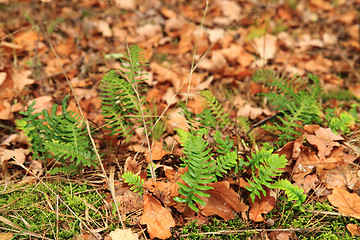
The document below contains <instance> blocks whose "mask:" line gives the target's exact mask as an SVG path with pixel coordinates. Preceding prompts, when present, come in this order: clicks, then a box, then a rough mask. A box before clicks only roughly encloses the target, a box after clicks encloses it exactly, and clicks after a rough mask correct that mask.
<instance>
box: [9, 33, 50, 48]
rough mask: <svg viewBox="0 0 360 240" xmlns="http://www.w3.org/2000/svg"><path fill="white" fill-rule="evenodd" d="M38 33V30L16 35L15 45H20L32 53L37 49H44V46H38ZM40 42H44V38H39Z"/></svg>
mask: <svg viewBox="0 0 360 240" xmlns="http://www.w3.org/2000/svg"><path fill="white" fill-rule="evenodd" d="M38 36H39V34H38V32H37V31H36V30H28V31H20V32H18V33H17V34H16V35H15V39H14V43H15V44H17V45H20V46H21V47H22V48H23V49H24V50H27V51H32V50H34V49H35V47H39V46H40V47H41V48H43V47H44V44H43V43H42V44H40V43H39V44H40V45H36V41H37V40H38ZM39 40H40V42H41V41H42V36H41V34H40V36H39Z"/></svg>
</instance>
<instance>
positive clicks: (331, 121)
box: [325, 104, 358, 134]
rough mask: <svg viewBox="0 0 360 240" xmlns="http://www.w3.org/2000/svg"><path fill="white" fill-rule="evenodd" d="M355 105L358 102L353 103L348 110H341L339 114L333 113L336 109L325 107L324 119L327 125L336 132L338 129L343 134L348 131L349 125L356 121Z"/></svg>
mask: <svg viewBox="0 0 360 240" xmlns="http://www.w3.org/2000/svg"><path fill="white" fill-rule="evenodd" d="M357 105H358V104H353V105H352V107H351V109H350V110H349V112H346V111H344V112H341V113H340V116H337V115H336V114H335V110H336V109H327V110H326V111H325V120H326V121H327V123H328V127H329V128H331V130H332V131H333V132H334V133H337V132H338V131H339V130H340V131H341V132H342V133H345V134H346V133H349V132H350V126H351V125H352V124H355V122H356V121H358V119H357V118H356V117H357V116H356V115H357V109H356V108H357Z"/></svg>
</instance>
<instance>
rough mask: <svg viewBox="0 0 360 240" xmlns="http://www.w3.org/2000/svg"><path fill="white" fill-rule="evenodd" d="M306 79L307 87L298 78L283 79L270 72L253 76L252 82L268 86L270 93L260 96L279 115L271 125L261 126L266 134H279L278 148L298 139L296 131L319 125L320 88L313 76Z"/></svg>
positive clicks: (262, 72)
mask: <svg viewBox="0 0 360 240" xmlns="http://www.w3.org/2000/svg"><path fill="white" fill-rule="evenodd" d="M308 77H309V80H310V81H309V82H308V83H307V84H306V83H304V81H303V79H300V78H297V77H294V78H292V79H290V80H288V79H286V78H283V77H281V76H279V75H277V74H276V73H275V72H274V71H273V70H258V71H256V72H255V74H254V76H253V79H254V81H255V82H260V83H264V84H265V85H266V86H268V87H269V89H270V92H269V93H264V94H263V95H265V97H266V98H267V100H268V101H269V103H270V104H271V105H272V106H273V107H274V108H275V109H277V110H279V111H280V113H281V114H280V115H279V116H278V118H277V120H278V121H276V122H274V124H273V125H265V126H264V128H265V129H266V130H268V131H272V132H278V133H279V134H278V139H279V142H278V144H279V145H283V144H285V143H286V142H288V141H290V140H293V139H296V138H298V137H299V136H300V135H301V133H300V131H299V130H297V128H302V126H303V125H305V124H314V123H319V122H320V115H321V106H320V103H319V98H320V96H321V93H322V88H321V86H320V81H319V79H318V78H317V77H316V76H314V75H312V74H309V75H308ZM304 85H305V86H306V88H304Z"/></svg>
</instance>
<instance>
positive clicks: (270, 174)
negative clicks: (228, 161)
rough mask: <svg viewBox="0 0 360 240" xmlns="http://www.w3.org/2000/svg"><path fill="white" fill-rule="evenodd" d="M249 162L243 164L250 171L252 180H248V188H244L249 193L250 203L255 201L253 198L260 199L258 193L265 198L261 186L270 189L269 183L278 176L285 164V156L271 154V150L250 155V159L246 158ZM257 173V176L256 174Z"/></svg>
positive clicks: (264, 192)
mask: <svg viewBox="0 0 360 240" xmlns="http://www.w3.org/2000/svg"><path fill="white" fill-rule="evenodd" d="M248 160H249V162H247V163H245V164H246V165H248V166H249V167H250V168H251V169H252V170H253V171H252V180H253V181H250V180H249V179H248V183H249V184H250V187H246V188H247V189H248V190H249V191H250V192H251V193H250V197H251V199H252V201H254V200H255V196H258V197H259V198H260V191H261V192H262V193H263V195H264V196H266V191H265V190H264V188H263V186H266V187H271V182H273V181H274V179H273V178H274V177H277V176H279V175H280V174H281V173H282V172H283V170H281V169H282V168H284V167H285V166H286V164H287V159H286V158H285V155H281V156H279V155H278V154H273V153H272V150H268V151H266V150H261V151H258V152H256V153H253V154H252V157H251V158H250V157H248ZM256 173H257V174H256Z"/></svg>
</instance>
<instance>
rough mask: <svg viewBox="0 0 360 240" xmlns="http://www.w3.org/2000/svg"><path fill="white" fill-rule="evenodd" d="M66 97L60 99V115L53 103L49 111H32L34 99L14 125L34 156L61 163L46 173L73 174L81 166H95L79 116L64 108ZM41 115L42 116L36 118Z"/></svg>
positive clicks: (86, 134)
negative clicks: (22, 134)
mask: <svg viewBox="0 0 360 240" xmlns="http://www.w3.org/2000/svg"><path fill="white" fill-rule="evenodd" d="M68 98H69V96H66V97H65V98H64V100H63V102H62V113H61V114H60V115H57V113H56V111H57V104H54V105H53V107H52V109H51V112H50V113H49V112H47V111H46V110H43V111H42V113H33V112H34V111H35V109H34V108H33V107H34V105H35V101H34V102H33V103H32V104H31V105H30V106H29V107H28V108H27V110H26V111H25V112H22V113H21V114H23V115H24V116H25V118H23V119H22V120H19V121H18V122H17V126H18V128H19V129H20V130H23V131H24V132H25V134H26V136H28V140H29V142H30V143H31V147H30V148H31V150H32V152H33V158H34V159H35V158H37V159H44V160H49V159H53V158H57V162H58V163H60V164H62V166H59V167H55V168H53V169H52V170H50V171H49V173H50V174H55V173H58V172H63V173H70V174H73V173H76V172H77V171H79V170H80V169H81V168H82V167H85V166H88V167H91V166H96V164H95V160H96V156H95V154H94V151H93V150H92V148H91V144H90V139H89V136H88V133H87V131H86V128H85V124H84V122H83V120H82V118H81V117H80V116H79V115H78V114H75V113H74V112H72V111H67V110H66V107H67V100H68ZM41 115H42V116H44V119H39V117H40V116H41ZM44 123H46V124H44Z"/></svg>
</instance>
